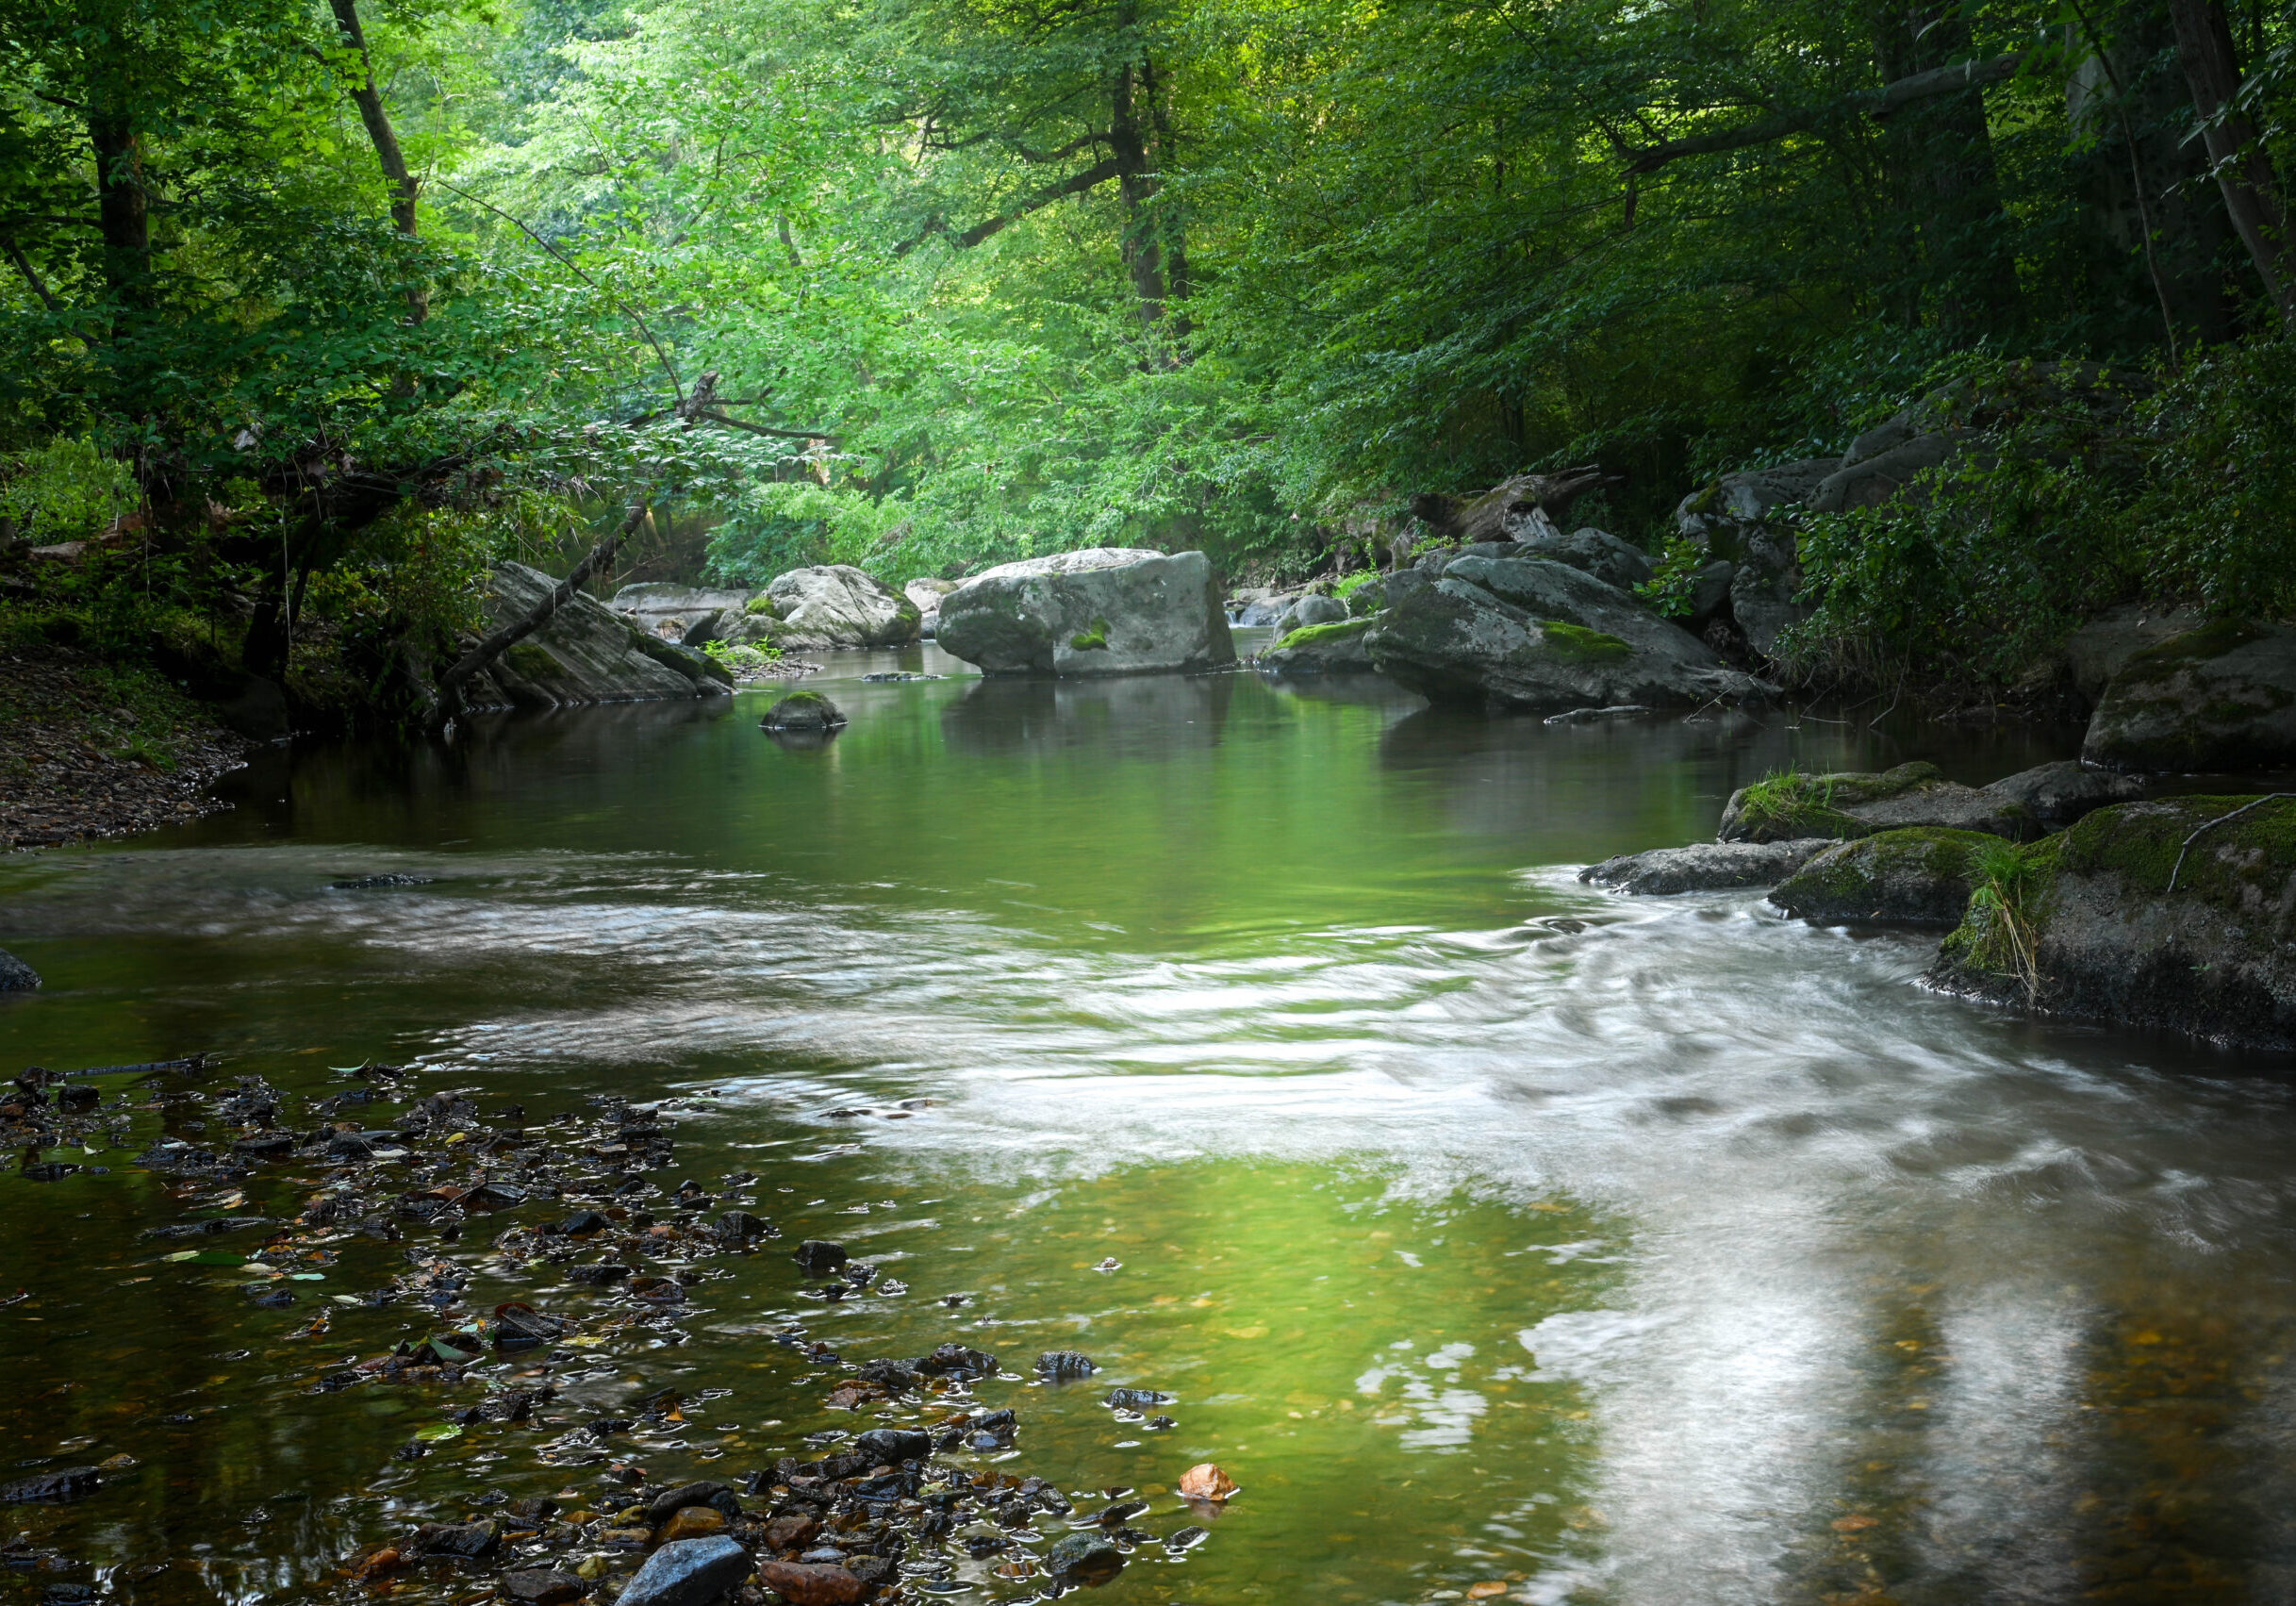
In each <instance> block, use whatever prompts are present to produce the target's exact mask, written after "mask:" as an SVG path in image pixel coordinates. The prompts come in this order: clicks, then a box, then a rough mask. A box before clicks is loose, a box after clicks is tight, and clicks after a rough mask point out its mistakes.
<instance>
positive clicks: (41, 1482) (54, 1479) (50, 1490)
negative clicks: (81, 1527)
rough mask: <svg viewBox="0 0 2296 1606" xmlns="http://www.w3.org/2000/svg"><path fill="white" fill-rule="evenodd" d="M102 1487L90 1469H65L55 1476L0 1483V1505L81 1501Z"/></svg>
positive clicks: (101, 1478) (48, 1474)
mask: <svg viewBox="0 0 2296 1606" xmlns="http://www.w3.org/2000/svg"><path fill="white" fill-rule="evenodd" d="M103 1486H104V1475H103V1474H102V1473H100V1472H98V1471H97V1470H96V1469H95V1468H94V1467H92V1466H67V1467H65V1468H63V1469H62V1470H61V1471H59V1472H43V1473H41V1475H40V1476H39V1477H37V1478H18V1479H15V1480H13V1481H12V1482H6V1483H0V1505H25V1504H27V1503H29V1502H32V1501H60V1500H79V1499H85V1498H88V1497H89V1496H90V1495H92V1494H94V1493H95V1492H96V1491H97V1490H98V1489H100V1488H102V1487H103Z"/></svg>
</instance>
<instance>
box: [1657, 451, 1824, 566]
mask: <svg viewBox="0 0 2296 1606" xmlns="http://www.w3.org/2000/svg"><path fill="white" fill-rule="evenodd" d="M1841 467H1842V459H1841V458H1839V457H1806V458H1804V459H1802V460H1801V461H1800V462H1798V463H1781V464H1779V465H1778V466H1777V467H1776V468H1770V469H1748V470H1745V471H1744V472H1741V473H1735V474H1725V475H1723V476H1722V478H1720V479H1719V480H1716V481H1715V482H1714V483H1713V484H1712V485H1710V486H1708V487H1707V488H1705V489H1703V490H1695V491H1693V492H1691V494H1690V495H1688V496H1686V497H1684V498H1683V499H1682V500H1681V501H1680V502H1679V503H1677V504H1676V505H1675V527H1676V528H1677V529H1678V530H1680V531H1681V532H1682V534H1684V535H1686V536H1704V537H1706V538H1707V539H1708V541H1709V542H1710V544H1711V545H1712V546H1713V547H1714V549H1715V550H1716V551H1718V552H1722V553H1724V554H1725V555H1728V554H1732V553H1735V552H1736V551H1737V550H1738V545H1739V538H1738V532H1739V530H1740V528H1741V527H1742V526H1744V525H1748V524H1759V523H1761V522H1764V521H1766V520H1768V519H1769V517H1770V515H1771V513H1772V511H1773V510H1775V509H1776V508H1779V507H1785V506H1789V505H1793V504H1795V503H1806V502H1808V501H1809V499H1810V498H1811V497H1812V496H1813V495H1815V494H1816V493H1817V489H1818V487H1819V485H1820V484H1821V483H1822V482H1824V480H1825V477H1826V476H1827V475H1828V474H1831V473H1833V472H1836V471H1837V470H1839V469H1840V468H1841Z"/></svg>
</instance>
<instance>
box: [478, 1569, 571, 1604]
mask: <svg viewBox="0 0 2296 1606" xmlns="http://www.w3.org/2000/svg"><path fill="white" fill-rule="evenodd" d="M497 1587H498V1589H499V1590H500V1592H501V1594H502V1598H504V1600H507V1601H510V1602H512V1603H513V1606H571V1602H573V1601H576V1600H579V1599H581V1598H583V1596H584V1595H586V1594H587V1593H588V1589H589V1586H588V1585H586V1584H585V1583H584V1582H583V1581H582V1580H581V1579H579V1578H577V1577H576V1576H575V1575H574V1574H572V1573H562V1572H557V1571H554V1570H553V1569H550V1568H544V1567H530V1568H527V1569H524V1570H522V1571H520V1572H514V1573H504V1575H503V1578H502V1582H501V1583H500V1584H499V1585H498V1586H497Z"/></svg>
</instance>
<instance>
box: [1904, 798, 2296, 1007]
mask: <svg viewBox="0 0 2296 1606" xmlns="http://www.w3.org/2000/svg"><path fill="white" fill-rule="evenodd" d="M1929 981H1930V983H1931V984H1932V985H1935V986H1937V987H1939V988H1941V990H1943V991H1946V992H1951V993H1956V994H1959V995H1962V996H1966V997H1972V998H1980V999H1985V1000H1989V1001H1991V1002H1998V1003H2007V1004H2018V1005H2027V1006H2030V1007H2033V1008H2037V1009H2040V1010H2042V1011H2045V1012H2048V1013H2052V1014H2061V1015H2068V1016H2075V1017H2081V1018H2089V1019H2095V1020H2105V1021H2110V1022H2114V1023H2117V1024H2122V1025H2130V1026H2149V1027H2159V1028H2165V1029H2167V1030H2170V1031H2175V1032H2184V1033H2189V1034H2190V1035H2193V1036H2197V1037H2205V1038H2209V1039H2211V1040H2214V1041H2217V1042H2220V1043H2223V1044H2227V1045H2230V1046H2234V1047H2238V1048H2246V1049H2256V1050H2265V1051H2287V1050H2289V1049H2296V801H2290V800H2285V799H2276V800H2271V801H2261V800H2258V799H2256V798H2254V797H2181V798H2162V799H2157V800H2155V801H2153V802H2148V803H2123V804H2122V805H2120V806H2118V807H2115V808H2107V809H2101V810H2099V811H2097V812H2096V813H2094V814H2091V815H2090V816H2089V817H2088V818H2087V819H2086V820H2082V821H2081V822H2080V823H2079V824H2077V825H2075V826H2074V827H2073V829H2072V830H2070V831H2068V832H2066V833H2064V834H2063V835H2062V836H2052V837H2049V838H2047V839H2046V840H2044V841H2040V842H2037V843H2034V844H2033V845H2031V846H2030V847H2026V848H2023V849H2022V850H2020V851H2019V853H2018V855H2017V857H2016V859H2015V860H2014V861H2012V862H2011V864H2010V866H2009V867H2008V868H2007V873H2000V874H1996V875H1994V876H1992V877H1990V878H1988V880H1987V881H1986V882H1984V883H1983V884H1982V885H1980V886H1979V887H1978V889H1977V892H1976V894H1975V895H1974V896H1973V897H1972V898H1971V900H1970V902H1969V909H1968V913H1967V915H1966V917H1965V918H1964V919H1963V920H1962V922H1961V924H1960V925H1959V926H1958V927H1957V928H1956V929H1955V931H1954V932H1953V934H1952V935H1950V936H1948V937H1947V938H1946V939H1945V941H1944V944H1943V946H1942V947H1941V949H1940V951H1939V954H1938V959H1937V963H1936V965H1935V966H1933V967H1932V968H1931V969H1930V972H1929Z"/></svg>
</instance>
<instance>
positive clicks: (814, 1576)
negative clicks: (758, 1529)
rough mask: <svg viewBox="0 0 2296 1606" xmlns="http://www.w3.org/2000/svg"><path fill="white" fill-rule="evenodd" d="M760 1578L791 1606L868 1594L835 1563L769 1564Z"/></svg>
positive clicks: (827, 1605)
mask: <svg viewBox="0 0 2296 1606" xmlns="http://www.w3.org/2000/svg"><path fill="white" fill-rule="evenodd" d="M757 1576H758V1578H759V1579H760V1580H762V1581H764V1583H765V1586H766V1587H767V1588H768V1589H770V1590H771V1591H773V1593H774V1594H776V1595H778V1596H780V1597H781V1598H783V1599H784V1600H786V1601H788V1602H789V1603H790V1606H853V1603H854V1602H856V1601H858V1600H860V1599H861V1598H864V1597H865V1596H867V1594H868V1593H869V1588H868V1585H867V1584H865V1583H863V1582H862V1581H860V1580H859V1579H858V1578H855V1577H854V1576H853V1575H852V1574H851V1572H849V1571H847V1570H846V1569H845V1568H844V1567H843V1566H841V1565H837V1564H835V1563H805V1562H767V1563H765V1564H764V1565H761V1566H760V1567H759V1568H758V1569H757ZM622 1599H623V1600H624V1601H627V1600H628V1599H629V1596H627V1595H624V1596H623V1597H622Z"/></svg>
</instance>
